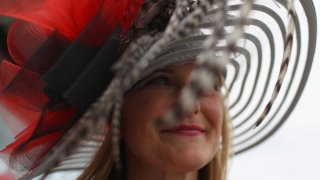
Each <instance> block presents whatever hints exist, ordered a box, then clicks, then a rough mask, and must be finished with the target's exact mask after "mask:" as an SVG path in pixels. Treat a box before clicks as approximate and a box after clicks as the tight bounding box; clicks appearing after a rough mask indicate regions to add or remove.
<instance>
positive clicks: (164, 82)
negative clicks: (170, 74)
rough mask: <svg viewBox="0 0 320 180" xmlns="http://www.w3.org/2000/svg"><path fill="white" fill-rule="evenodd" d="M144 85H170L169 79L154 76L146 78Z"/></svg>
mask: <svg viewBox="0 0 320 180" xmlns="http://www.w3.org/2000/svg"><path fill="white" fill-rule="evenodd" d="M144 85H145V86H150V85H165V86H168V85H170V81H169V79H168V78H167V77H156V78H153V79H150V80H148V81H147V82H146V83H145V84H144Z"/></svg>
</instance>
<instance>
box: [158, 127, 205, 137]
mask: <svg viewBox="0 0 320 180" xmlns="http://www.w3.org/2000/svg"><path fill="white" fill-rule="evenodd" d="M161 132H162V133H170V134H175V135H181V136H198V135H201V134H203V133H204V132H205V129H204V128H203V127H201V126H198V125H179V126H175V127H173V128H171V129H165V130H162V131H161Z"/></svg>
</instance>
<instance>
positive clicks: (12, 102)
mask: <svg viewBox="0 0 320 180" xmlns="http://www.w3.org/2000/svg"><path fill="white" fill-rule="evenodd" d="M141 5H142V0H117V1H113V0H34V1H31V0H0V15H5V16H9V17H13V18H16V21H15V22H14V23H13V24H12V26H11V28H10V30H9V33H8V50H9V52H10V56H11V58H12V59H13V61H14V62H10V61H8V60H2V61H0V114H1V116H2V117H3V119H4V121H5V122H6V123H7V125H8V127H9V128H10V130H11V131H12V133H13V134H14V135H15V141H14V142H13V143H12V144H10V145H8V146H7V147H6V148H5V149H3V150H2V151H1V156H2V157H4V158H5V159H6V160H7V161H8V163H10V165H11V166H12V167H13V168H15V169H16V170H22V171H24V172H28V171H30V170H32V169H33V168H35V167H36V166H37V165H38V164H39V163H41V159H42V158H43V157H44V156H45V155H46V154H47V153H48V152H49V151H50V150H51V148H52V147H53V146H54V145H55V144H56V143H57V141H58V140H59V139H60V138H61V136H62V135H63V134H64V133H65V132H66V131H67V130H68V128H70V126H72V124H73V123H74V122H76V120H77V118H79V117H78V116H77V110H78V106H77V104H73V103H70V102H68V101H67V100H65V99H63V98H62V99H59V98H58V101H57V100H56V99H55V102H54V103H53V102H52V101H53V99H54V98H52V97H50V93H48V92H47V88H48V87H47V86H48V85H47V82H46V81H45V79H44V78H43V75H44V74H45V73H46V72H47V71H48V70H49V69H50V68H52V67H53V66H54V65H55V63H56V62H57V61H58V59H59V58H60V57H61V56H62V55H63V53H64V52H65V50H66V49H67V47H69V45H71V44H72V43H73V42H74V41H75V40H76V39H77V38H78V37H79V36H82V38H81V40H80V42H78V43H80V44H82V45H84V46H87V47H100V46H102V45H103V43H104V42H105V40H106V39H107V38H108V36H109V35H111V34H112V33H113V31H115V29H116V28H120V29H121V31H122V32H125V31H126V30H128V29H129V28H130V26H131V24H132V22H133V20H134V19H135V17H136V15H137V13H138V11H139V10H140V7H141ZM89 25H91V26H90V29H86V28H87V27H88V26H89ZM85 29H86V33H85V34H84V33H83V31H84V30H85ZM106 60H107V59H106ZM74 66H77V62H76V61H75V62H74ZM70 71H72V70H70ZM84 88H85V87H84Z"/></svg>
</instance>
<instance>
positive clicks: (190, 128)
mask: <svg viewBox="0 0 320 180" xmlns="http://www.w3.org/2000/svg"><path fill="white" fill-rule="evenodd" d="M193 68H194V64H191V63H190V64H183V65H171V66H168V67H166V68H164V69H160V70H157V71H155V72H154V73H152V74H151V75H149V76H148V77H146V78H145V79H143V80H141V81H140V82H138V84H137V85H136V86H135V87H134V88H132V90H130V91H129V92H128V93H127V94H126V96H125V102H124V105H123V111H122V122H121V123H122V124H121V126H122V128H121V132H122V138H123V140H124V143H125V146H126V156H127V158H126V159H127V161H134V162H135V163H138V164H139V165H141V166H146V167H154V168H159V169H163V170H171V171H192V170H198V169H200V168H201V167H203V166H204V165H206V164H208V163H209V162H210V161H211V160H212V159H213V157H214V156H215V154H216V151H217V148H218V145H219V139H220V137H221V129H222V121H223V100H222V98H221V97H220V95H219V93H218V91H216V90H215V89H214V88H213V90H212V92H210V93H208V94H206V95H205V96H202V97H200V98H199V99H198V102H197V103H196V104H195V105H194V108H193V109H192V111H190V112H189V113H187V114H185V116H183V118H181V119H180V121H179V123H178V124H177V125H174V126H172V127H162V126H161V125H159V124H161V123H159V122H158V121H159V118H160V117H162V115H164V114H165V113H166V112H167V111H168V110H169V109H170V107H172V105H173V104H175V102H176V101H177V99H178V98H179V93H180V90H181V88H183V86H184V85H186V84H187V83H188V80H189V75H190V73H191V71H192V69H193ZM129 163H130V162H129Z"/></svg>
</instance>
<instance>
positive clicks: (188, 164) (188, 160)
mask: <svg viewBox="0 0 320 180" xmlns="http://www.w3.org/2000/svg"><path fill="white" fill-rule="evenodd" d="M213 157H214V155H213V153H212V152H205V151H203V150H202V151H201V150H200V149H199V150H196V149H193V150H184V151H181V152H179V153H176V154H175V155H173V157H172V158H171V165H173V166H175V167H176V168H177V169H180V170H181V171H195V170H199V169H201V168H202V167H204V166H205V165H207V164H208V163H209V162H210V161H212V159H213Z"/></svg>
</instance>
